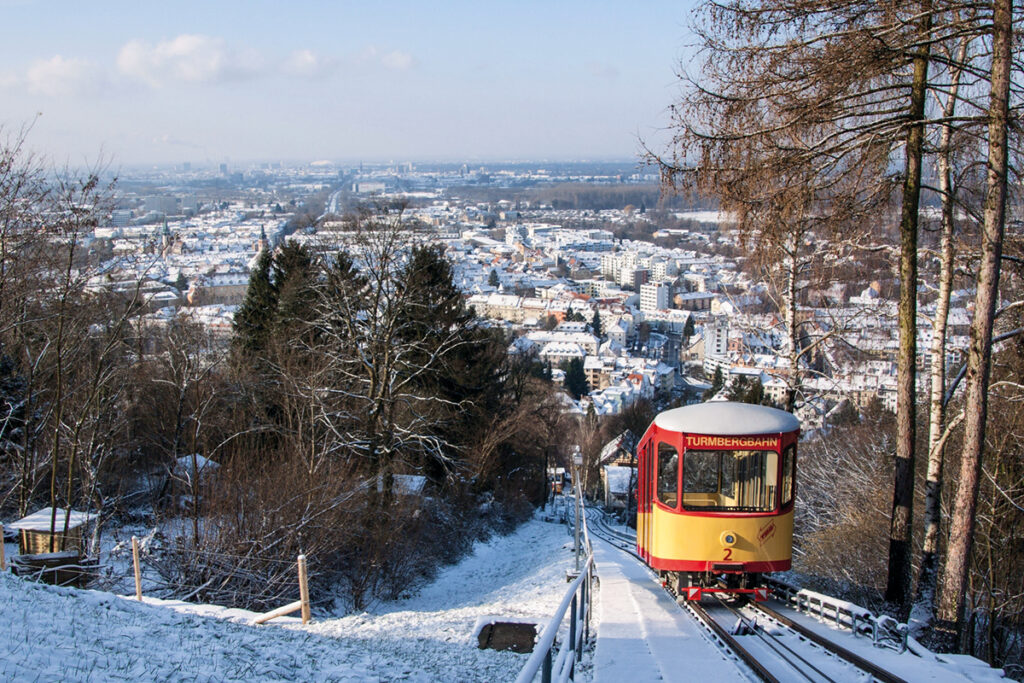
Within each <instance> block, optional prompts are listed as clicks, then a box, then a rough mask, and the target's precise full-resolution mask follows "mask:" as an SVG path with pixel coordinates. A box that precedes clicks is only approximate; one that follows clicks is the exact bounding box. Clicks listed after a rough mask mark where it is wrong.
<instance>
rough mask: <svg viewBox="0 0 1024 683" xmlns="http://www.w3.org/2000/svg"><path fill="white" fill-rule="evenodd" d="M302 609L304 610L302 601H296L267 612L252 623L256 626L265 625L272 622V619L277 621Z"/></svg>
mask: <svg viewBox="0 0 1024 683" xmlns="http://www.w3.org/2000/svg"><path fill="white" fill-rule="evenodd" d="M300 609H302V601H301V600H296V601H295V602H289V603H288V604H287V605H285V606H284V607H278V608H277V609H275V610H271V611H269V612H267V613H266V614H261V615H260V616H258V617H256V618H255V619H253V620H252V623H254V624H263V623H266V622H268V621H270V620H271V619H277V618H278V617H283V616H285V615H286V614H291V613H292V612H295V611H298V610H300Z"/></svg>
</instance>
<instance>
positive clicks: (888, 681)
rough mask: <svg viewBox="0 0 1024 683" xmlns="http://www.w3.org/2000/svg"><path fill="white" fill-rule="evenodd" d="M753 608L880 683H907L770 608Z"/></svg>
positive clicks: (760, 605) (756, 605)
mask: <svg viewBox="0 0 1024 683" xmlns="http://www.w3.org/2000/svg"><path fill="white" fill-rule="evenodd" d="M753 607H754V609H756V610H759V611H761V612H763V613H764V614H766V615H768V616H769V617H771V618H772V619H775V620H776V621H778V622H779V623H780V624H782V625H784V626H786V627H787V628H790V629H792V630H793V631H795V632H797V633H799V634H800V635H801V636H803V637H804V638H806V639H807V640H809V641H811V642H812V643H814V644H816V645H818V646H820V647H822V648H824V649H826V650H828V651H829V652H831V653H832V654H834V655H835V656H837V657H839V658H840V659H843V660H845V661H847V662H849V663H850V664H852V665H853V666H855V667H857V668H858V669H860V670H862V671H864V672H865V673H868V674H870V675H871V676H872V677H874V678H875V679H877V680H879V681H882V683H907V681H906V680H904V679H902V678H900V677H899V676H896V675H895V674H893V673H890V672H889V671H886V670H885V669H883V668H881V667H880V666H878V665H877V664H875V663H874V662H871V661H868V660H867V659H864V658H863V657H861V656H860V655H858V654H856V653H853V652H851V651H849V650H847V649H846V648H845V647H843V646H841V645H837V644H836V643H834V642H832V641H831V640H829V639H827V638H825V637H824V636H821V635H819V634H818V633H815V632H814V631H812V630H811V629H809V628H807V627H806V626H803V625H802V624H799V623H797V622H795V621H793V620H792V619H790V618H789V617H787V616H785V615H783V614H780V613H779V612H776V611H775V610H773V609H772V608H770V607H766V606H765V605H762V604H754V605H753Z"/></svg>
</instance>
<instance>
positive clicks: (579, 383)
mask: <svg viewBox="0 0 1024 683" xmlns="http://www.w3.org/2000/svg"><path fill="white" fill-rule="evenodd" d="M565 388H566V390H567V391H568V392H569V393H570V394H572V397H573V398H574V399H576V400H577V401H578V400H579V399H580V398H582V397H583V396H586V395H587V394H588V393H590V387H589V386H588V385H587V375H586V373H585V372H584V371H583V359H582V358H573V359H571V360H570V361H569V362H568V363H566V365H565Z"/></svg>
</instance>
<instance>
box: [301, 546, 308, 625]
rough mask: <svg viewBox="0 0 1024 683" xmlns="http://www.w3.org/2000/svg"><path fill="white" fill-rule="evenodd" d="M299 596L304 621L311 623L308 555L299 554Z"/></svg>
mask: <svg viewBox="0 0 1024 683" xmlns="http://www.w3.org/2000/svg"><path fill="white" fill-rule="evenodd" d="M299 598H300V600H301V602H302V623H303V624H308V623H309V584H308V583H307V577H306V556H305V555H299Z"/></svg>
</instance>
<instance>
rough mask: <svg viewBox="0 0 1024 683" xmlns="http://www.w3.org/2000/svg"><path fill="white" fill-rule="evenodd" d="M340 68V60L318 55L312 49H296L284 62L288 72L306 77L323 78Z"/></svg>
mask: <svg viewBox="0 0 1024 683" xmlns="http://www.w3.org/2000/svg"><path fill="white" fill-rule="evenodd" d="M337 68H338V60H337V59H334V58H333V57H324V56H323V55H318V54H316V53H315V52H313V51H312V50H296V51H295V52H293V53H292V54H291V55H290V56H289V57H288V59H287V60H286V61H285V63H284V70H285V71H286V72H287V73H290V74H294V75H296V76H302V77H304V78H322V77H324V76H328V75H330V74H331V73H333V72H334V71H335V70H336V69H337Z"/></svg>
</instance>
